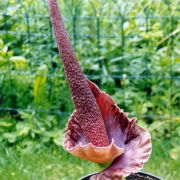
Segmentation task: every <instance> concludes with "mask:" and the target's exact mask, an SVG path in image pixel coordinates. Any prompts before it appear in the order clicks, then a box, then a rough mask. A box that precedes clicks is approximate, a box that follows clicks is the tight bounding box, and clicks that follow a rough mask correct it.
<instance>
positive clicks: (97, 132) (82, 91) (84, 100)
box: [48, 0, 109, 147]
mask: <svg viewBox="0 0 180 180" xmlns="http://www.w3.org/2000/svg"><path fill="white" fill-rule="evenodd" d="M48 5H49V11H50V16H51V22H52V26H53V28H54V32H55V36H56V41H57V45H58V48H59V51H60V53H61V57H62V61H63V64H64V69H65V73H66V77H67V80H68V82H69V86H70V90H71V94H72V99H73V102H74V105H75V109H76V114H77V116H76V121H78V122H77V123H78V124H79V125H80V127H81V128H82V131H83V133H84V135H85V136H86V137H87V140H88V141H89V142H91V143H92V144H93V145H95V146H99V147H102V146H108V145H109V140H108V136H107V132H106V128H105V125H104V120H103V117H102V115H101V112H100V109H99V106H98V105H97V103H96V99H95V97H94V95H93V93H92V91H91V89H90V87H89V85H88V83H87V80H86V78H85V76H84V75H83V73H82V71H81V68H80V66H79V63H78V61H77V59H76V56H75V54H74V51H73V49H72V47H71V44H70V42H69V39H68V35H67V33H66V30H65V27H64V24H63V20H62V17H61V14H60V11H59V9H58V4H57V0H48Z"/></svg>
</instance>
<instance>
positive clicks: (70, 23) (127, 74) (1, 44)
mask: <svg viewBox="0 0 180 180" xmlns="http://www.w3.org/2000/svg"><path fill="white" fill-rule="evenodd" d="M59 4H60V5H61V10H62V13H63V15H64V20H65V25H66V27H67V29H68V32H69V34H70V39H71V42H72V45H73V47H74V49H75V51H76V55H77V57H78V60H79V62H80V64H81V67H82V69H83V72H84V73H85V74H86V75H87V77H88V78H89V79H90V80H92V81H93V82H95V83H96V84H97V85H98V86H99V87H100V88H101V89H102V90H104V91H106V92H107V93H109V94H110V95H111V96H112V97H113V98H114V100H115V101H116V103H117V104H118V105H119V107H120V108H122V109H124V110H125V111H126V112H129V113H130V116H137V118H138V121H139V123H140V124H142V125H143V126H145V127H148V128H149V129H150V131H151V133H152V135H153V140H154V141H155V143H154V149H153V155H152V158H151V159H150V163H149V164H148V165H147V170H150V171H152V172H154V173H155V174H156V173H157V175H160V176H161V172H162V174H163V176H164V177H165V176H167V179H171V175H172V176H173V177H176V176H178V174H177V173H176V172H175V170H174V169H175V168H176V167H178V160H179V147H180V145H179V141H178V140H179V136H180V134H179V132H180V130H179V116H180V114H179V107H180V88H179V85H180V82H179V76H180V68H179V67H180V58H179V54H180V51H179V47H180V46H179V45H180V44H179V43H180V41H179V33H180V31H179V23H178V20H179V19H178V16H179V14H178V11H177V7H178V0H173V1H169V0H157V1H156V2H155V3H154V1H149V0H141V1H139V0H133V1H132V0H130V1H122V0H112V1H110V0H108V1H105V0H98V1H95V0H91V1H89V0H84V1H82V0H77V1H74V0H68V1H65V0H59ZM0 9H2V12H0V134H1V136H0V143H1V144H3V145H4V146H6V147H10V146H15V148H16V150H17V151H18V152H23V153H29V152H31V151H39V150H40V149H41V148H42V147H44V146H48V147H49V146H52V144H55V145H60V144H61V143H62V139H63V129H64V127H65V124H66V122H67V119H68V117H69V114H70V113H71V112H72V111H73V104H72V101H71V96H70V93H69V89H68V85H67V82H66V79H65V77H64V72H63V66H62V63H61V61H60V60H59V55H58V50H57V47H56V45H55V43H54V42H55V40H54V37H53V33H52V29H51V24H50V19H49V15H48V9H47V4H46V1H42V0H31V1H30V0H28V1H18V0H12V1H1V2H0ZM39 142H40V143H39ZM45 151H46V150H45ZM161 152H163V154H162V156H161ZM6 153H7V152H5V154H6ZM45 153H47V152H45ZM56 153H57V152H56ZM61 153H65V152H63V151H62V152H61ZM56 155H57V154H56ZM10 156H11V155H10ZM32 156H34V154H32ZM159 156H160V157H159ZM10 158H11V157H10ZM13 158H14V157H12V159H13ZM46 158H47V156H46V155H45V156H44V159H46ZM61 158H62V159H63V161H64V163H67V159H68V161H70V162H71V163H72V166H69V164H67V166H68V167H69V168H70V169H73V168H72V167H73V166H75V164H77V163H79V161H78V160H77V161H76V160H75V158H72V159H71V157H69V156H68V155H67V154H63V155H62V157H61ZM61 158H60V159H59V160H58V161H57V163H59V161H61V160H62V159H61ZM14 159H15V160H14V163H13V167H9V168H12V169H13V171H12V173H13V172H14V171H17V172H20V170H18V167H17V166H16V165H15V164H16V163H15V162H16V158H14ZM162 159H165V161H167V163H161V162H162ZM1 160H2V161H0V163H1V164H3V159H1ZM25 161H26V157H25ZM32 161H33V160H32ZM50 161H51V160H50ZM40 162H42V161H40ZM73 162H75V163H73ZM154 162H155V163H154ZM4 163H6V162H5V161H4ZM48 163H49V162H48V161H47V164H48ZM83 163H84V162H83ZM83 163H82V164H81V165H82V166H84V164H83ZM168 163H169V164H168ZM24 164H26V162H24ZM40 164H41V163H40ZM161 164H162V165H161ZM45 165H46V164H45ZM86 165H87V169H88V166H89V163H87V164H86ZM92 166H93V165H92ZM3 167H5V168H6V167H7V166H6V165H5V166H3ZM90 167H91V166H90ZM157 167H161V168H160V169H161V170H162V171H161V170H160V171H161V172H160V171H159V172H158V170H157V169H158V168H157ZM14 168H15V169H14ZM27 168H29V167H27ZM44 168H45V167H44ZM93 168H94V166H93ZM167 169H170V170H171V171H172V173H171V172H168V173H167V172H166V171H167ZM45 170H46V169H45ZM45 170H44V171H43V172H42V171H41V172H39V175H40V177H41V174H42V173H43V176H44V177H45V176H46V173H45ZM27 171H28V170H27ZM58 171H63V173H64V174H63V175H62V174H61V175H59V174H58V173H57V172H58ZM75 171H76V169H75ZM77 171H80V172H82V171H83V172H86V171H85V170H84V169H83V170H82V169H81V168H80V167H79V166H78V167H77ZM2 172H4V170H2V171H1V170H0V175H1V174H3V173H2ZM9 172H10V171H9ZM50 172H51V173H52V171H51V170H50ZM6 173H7V172H6ZM51 173H50V174H51ZM55 173H57V176H58V177H57V176H55V178H59V177H65V176H67V177H69V172H67V171H65V170H64V169H63V170H62V167H60V168H57V169H55V172H53V174H55ZM82 174H83V173H82ZM6 175H7V174H6ZM26 175H27V176H26ZM79 175H80V174H78V175H77V176H76V177H79ZM12 176H13V174H12ZM7 177H10V178H11V175H10V174H9V175H8V176H7ZM24 177H25V179H26V177H30V175H29V174H26V172H25V175H24ZM71 178H72V177H70V179H71Z"/></svg>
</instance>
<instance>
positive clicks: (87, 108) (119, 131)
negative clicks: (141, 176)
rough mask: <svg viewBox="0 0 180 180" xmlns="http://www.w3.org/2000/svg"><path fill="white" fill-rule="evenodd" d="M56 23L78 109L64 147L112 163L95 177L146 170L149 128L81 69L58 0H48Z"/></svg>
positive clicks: (60, 47)
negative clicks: (143, 126)
mask: <svg viewBox="0 0 180 180" xmlns="http://www.w3.org/2000/svg"><path fill="white" fill-rule="evenodd" d="M48 6H49V12H50V17H51V22H52V26H53V28H54V32H55V37H56V41H57V45H58V48H59V51H60V54H61V57H62V62H63V65H64V69H65V74H66V78H67V80H68V83H69V86H70V90H71V95H72V100H73V102H74V106H75V110H74V112H73V113H72V115H71V117H70V119H69V121H68V124H67V127H66V131H65V140H64V148H65V149H66V150H67V151H68V152H69V153H71V154H73V155H75V156H77V157H79V158H81V159H85V160H89V161H93V162H97V163H107V162H109V163H111V165H110V166H109V167H107V168H106V169H105V170H103V171H102V172H100V173H98V174H96V175H94V176H92V178H91V179H102V180H103V179H121V177H123V176H125V177H126V176H128V175H130V174H131V173H135V172H138V171H139V170H140V169H142V167H143V165H144V163H145V162H146V161H147V160H148V158H149V156H150V153H151V140H150V139H151V137H150V134H149V132H148V131H146V130H144V129H143V128H142V127H140V126H138V125H137V124H136V119H135V118H132V119H130V118H128V115H127V114H126V113H124V112H123V111H122V110H121V109H119V108H118V107H117V105H116V104H115V102H114V101H113V99H112V98H111V97H110V96H109V95H108V94H106V93H105V92H102V91H101V90H100V89H99V88H98V87H97V86H96V85H95V84H94V83H92V82H91V81H89V80H88V79H87V78H86V77H85V76H84V74H83V73H82V70H81V68H80V65H79V63H78V60H77V58H76V56H75V53H74V51H73V49H72V46H71V44H70V41H69V39H68V35H67V32H66V30H65V27H64V24H63V20H62V16H61V14H60V11H59V9H58V4H57V0H48Z"/></svg>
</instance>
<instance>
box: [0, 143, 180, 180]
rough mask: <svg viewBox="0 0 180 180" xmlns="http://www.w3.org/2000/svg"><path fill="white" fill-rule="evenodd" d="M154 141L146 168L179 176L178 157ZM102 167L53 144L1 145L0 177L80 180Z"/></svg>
mask: <svg viewBox="0 0 180 180" xmlns="http://www.w3.org/2000/svg"><path fill="white" fill-rule="evenodd" d="M153 142H154V143H153V153H152V155H151V158H150V160H149V161H148V162H147V163H146V165H145V167H144V170H145V171H148V172H150V173H153V174H155V175H158V176H160V177H162V178H163V179H165V180H166V179H167V180H171V179H173V180H179V179H180V173H179V172H178V167H180V163H179V161H177V160H176V161H175V160H172V159H171V158H170V157H169V155H168V154H167V153H166V152H165V151H164V149H162V147H161V145H160V144H159V143H158V141H156V140H154V141H153ZM99 170H100V167H99V166H98V165H97V164H95V163H91V162H87V161H83V160H79V159H78V158H76V157H73V156H71V155H70V154H68V153H67V152H65V151H64V150H63V149H62V148H61V147H55V146H54V145H52V146H51V147H43V146H42V149H41V150H38V151H37V152H35V151H32V152H28V153H19V152H18V151H17V150H15V148H2V147H1V149H0V180H46V179H47V180H57V179H60V180H77V179H78V178H80V177H82V176H84V175H86V174H89V173H92V172H96V171H99Z"/></svg>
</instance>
